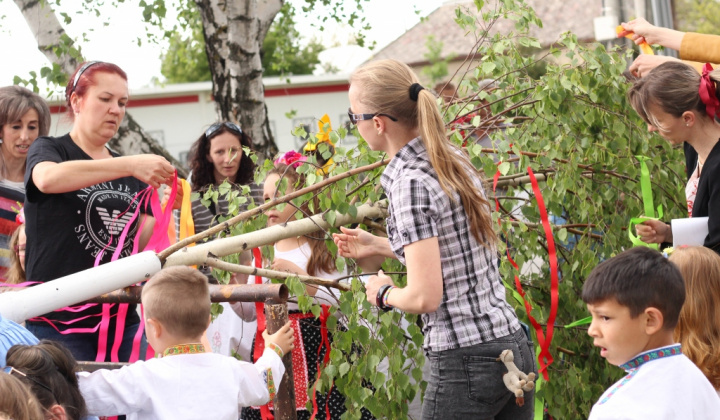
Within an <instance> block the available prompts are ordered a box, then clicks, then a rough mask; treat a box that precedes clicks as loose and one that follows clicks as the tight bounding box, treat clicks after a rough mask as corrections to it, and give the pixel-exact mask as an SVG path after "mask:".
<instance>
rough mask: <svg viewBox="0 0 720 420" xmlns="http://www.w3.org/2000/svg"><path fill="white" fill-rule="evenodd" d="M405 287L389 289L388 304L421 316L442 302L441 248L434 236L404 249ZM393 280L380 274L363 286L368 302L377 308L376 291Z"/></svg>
mask: <svg viewBox="0 0 720 420" xmlns="http://www.w3.org/2000/svg"><path fill="white" fill-rule="evenodd" d="M404 249H405V262H406V263H407V286H405V287H404V288H395V289H392V290H391V291H390V292H389V293H390V294H389V296H388V304H390V306H393V307H395V308H398V309H400V310H402V311H404V312H409V313H413V314H423V313H429V312H435V311H436V310H437V308H438V306H440V302H442V296H443V277H442V268H441V266H440V245H439V244H438V238H437V237H435V236H433V237H430V238H427V239H422V240H420V241H417V242H413V243H411V244H410V245H406V246H405V248H404ZM384 284H392V279H390V277H388V276H386V275H385V274H383V273H382V272H380V273H379V274H378V275H377V276H372V277H370V279H369V280H368V282H367V284H366V285H365V290H366V293H367V300H368V302H370V303H372V304H374V305H377V304H378V302H377V294H378V290H379V289H380V287H381V286H383V285H384Z"/></svg>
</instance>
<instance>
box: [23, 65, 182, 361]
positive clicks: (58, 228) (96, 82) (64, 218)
mask: <svg viewBox="0 0 720 420" xmlns="http://www.w3.org/2000/svg"><path fill="white" fill-rule="evenodd" d="M65 97H66V99H67V105H68V109H69V116H70V118H71V119H72V120H73V126H72V129H71V130H70V133H68V134H66V135H64V136H61V137H40V138H38V139H37V140H36V141H35V142H34V143H33V144H32V146H31V147H30V151H29V152H28V159H27V172H26V174H25V187H26V191H27V192H26V196H25V208H24V213H25V232H26V235H27V251H26V254H25V267H26V274H27V278H28V279H30V280H32V281H35V282H48V281H51V280H54V279H57V278H60V277H63V276H67V275H70V274H74V273H77V272H79V271H82V270H86V269H88V268H92V267H93V266H94V265H95V264H96V261H99V263H100V264H103V263H107V262H109V261H110V260H111V259H112V256H113V253H114V252H115V251H116V250H117V252H119V255H120V257H126V256H129V255H130V254H132V251H133V241H132V240H131V239H128V240H126V241H124V242H123V243H122V244H121V243H120V237H121V234H122V233H123V231H125V232H127V238H135V237H136V233H137V232H138V230H139V229H140V226H143V231H142V232H140V233H141V235H140V243H139V249H143V248H144V246H145V244H146V243H147V241H148V240H149V238H150V236H151V234H152V228H153V226H154V224H155V219H154V218H153V217H152V216H150V215H148V214H146V210H145V209H139V212H140V215H139V216H138V217H136V218H133V214H134V213H135V212H136V211H137V210H138V207H139V206H138V200H137V199H136V195H137V193H138V192H140V191H142V190H143V189H145V188H146V187H147V184H149V185H151V186H152V187H153V188H158V187H159V186H160V185H161V184H168V183H170V182H171V181H172V177H173V175H174V173H175V168H173V166H172V165H171V164H170V163H169V162H168V161H167V160H166V159H165V158H163V157H162V156H157V155H151V154H145V155H133V156H119V155H118V154H117V153H115V152H114V151H112V150H110V149H109V148H108V147H107V143H108V142H109V141H110V139H111V138H112V137H113V136H114V135H115V134H116V133H117V131H118V128H119V127H120V123H121V122H122V120H123V117H124V116H125V107H126V105H127V103H128V99H129V94H128V82H127V75H126V74H125V72H124V71H123V70H122V69H121V68H120V67H118V66H116V65H115V64H111V63H104V62H96V61H92V62H88V63H84V64H82V65H81V66H80V67H79V68H78V69H77V70H76V71H75V73H74V74H73V75H72V76H71V77H70V81H69V83H68V85H67V88H66V90H65ZM58 221H61V223H58ZM117 248H120V249H117ZM97 281H102V279H97ZM102 308H103V306H102V305H95V306H90V307H88V306H83V308H82V309H80V308H75V309H73V310H71V311H67V310H65V311H55V312H51V313H48V314H45V315H43V316H41V317H39V318H32V319H30V320H28V321H27V328H28V330H30V331H31V332H33V333H34V334H35V335H36V336H37V337H38V338H50V339H53V340H57V341H60V342H62V343H63V344H64V345H66V346H67V347H68V348H69V349H70V351H71V352H72V353H73V355H74V356H75V358H77V359H78V360H97V359H104V358H103V357H102V354H103V353H105V355H106V358H107V360H108V361H109V360H110V359H111V358H112V359H115V357H114V356H115V355H117V356H118V357H117V360H114V361H118V360H119V361H128V360H129V358H130V353H131V350H132V344H133V338H134V337H135V335H136V332H137V330H138V328H139V325H140V317H139V316H138V314H137V312H136V310H135V305H129V306H128V307H127V315H126V316H125V315H124V314H123V312H124V311H122V312H121V311H120V308H123V309H125V307H121V306H119V305H115V306H113V307H112V308H109V309H107V307H105V308H106V309H107V310H105V311H103V309H102ZM105 337H108V338H109V339H107V340H105ZM116 339H117V340H120V345H119V346H117V345H115V340H116ZM105 350H107V351H105ZM108 356H109V357H108Z"/></svg>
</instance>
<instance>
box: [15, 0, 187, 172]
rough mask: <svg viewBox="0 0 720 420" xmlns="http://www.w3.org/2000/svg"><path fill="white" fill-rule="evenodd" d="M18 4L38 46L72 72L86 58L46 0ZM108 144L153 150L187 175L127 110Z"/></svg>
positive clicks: (127, 150)
mask: <svg viewBox="0 0 720 420" xmlns="http://www.w3.org/2000/svg"><path fill="white" fill-rule="evenodd" d="M15 4H16V5H17V7H18V8H19V9H20V11H21V12H22V14H23V16H24V17H25V21H26V22H27V24H28V26H29V27H30V30H31V31H32V33H33V34H34V35H35V39H36V41H37V44H38V49H39V50H40V51H41V52H42V53H43V54H45V56H46V57H47V59H48V60H49V61H50V62H51V63H53V64H55V65H57V66H58V67H60V69H61V70H62V71H63V72H64V73H65V74H67V75H68V77H69V76H70V75H71V74H73V72H74V71H75V69H76V68H77V66H78V65H79V64H80V63H81V62H83V61H84V59H83V56H82V53H81V51H80V50H79V49H78V48H76V46H75V43H74V42H73V40H72V39H71V38H70V37H69V36H68V35H67V33H65V29H64V28H63V26H62V24H61V23H60V21H59V20H58V18H57V16H56V15H55V12H54V11H53V9H52V8H51V7H50V5H49V4H48V2H47V1H45V0H43V1H38V0H15ZM108 146H109V147H111V148H112V149H113V150H115V151H116V152H118V153H120V154H121V155H136V154H141V153H152V154H156V155H160V156H163V157H164V158H165V159H167V160H168V161H170V163H171V164H172V165H173V166H174V167H176V168H177V169H178V173H179V175H180V176H183V177H186V176H187V173H186V171H185V169H183V167H182V165H181V164H180V162H179V161H177V160H176V159H175V158H174V157H173V156H172V155H170V153H168V152H167V150H165V148H163V147H162V146H161V145H160V144H159V143H158V142H157V141H155V139H153V138H152V137H151V136H150V135H148V134H147V133H145V132H144V131H143V129H142V127H140V125H139V124H138V123H137V122H136V121H135V119H134V118H133V117H132V115H130V114H128V113H126V114H125V118H123V121H122V123H121V124H120V128H119V129H118V132H117V134H116V135H115V137H113V138H112V140H110V143H108Z"/></svg>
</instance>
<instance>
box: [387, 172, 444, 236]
mask: <svg viewBox="0 0 720 420" xmlns="http://www.w3.org/2000/svg"><path fill="white" fill-rule="evenodd" d="M392 197H393V202H392V206H393V219H394V220H393V221H394V223H395V229H396V230H397V232H396V234H395V235H394V236H395V237H396V238H397V239H396V242H398V244H399V245H400V246H406V245H410V244H412V243H414V242H418V241H421V240H423V239H427V238H432V237H435V236H438V229H437V217H438V215H439V212H438V209H437V208H436V203H437V200H433V199H432V194H431V192H430V190H429V189H428V187H427V186H426V185H425V184H424V183H423V182H422V180H420V179H418V178H415V177H410V176H408V177H404V178H403V179H401V180H398V181H397V184H396V190H395V193H394V194H392Z"/></svg>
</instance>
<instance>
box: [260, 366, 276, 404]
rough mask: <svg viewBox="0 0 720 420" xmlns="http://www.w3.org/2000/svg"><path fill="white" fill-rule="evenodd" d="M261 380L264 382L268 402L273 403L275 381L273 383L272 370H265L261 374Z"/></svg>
mask: <svg viewBox="0 0 720 420" xmlns="http://www.w3.org/2000/svg"><path fill="white" fill-rule="evenodd" d="M263 380H264V381H265V386H267V390H268V394H270V401H273V400H274V399H275V393H276V390H275V381H273V375H272V370H271V369H270V368H267V369H265V371H264V372H263Z"/></svg>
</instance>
